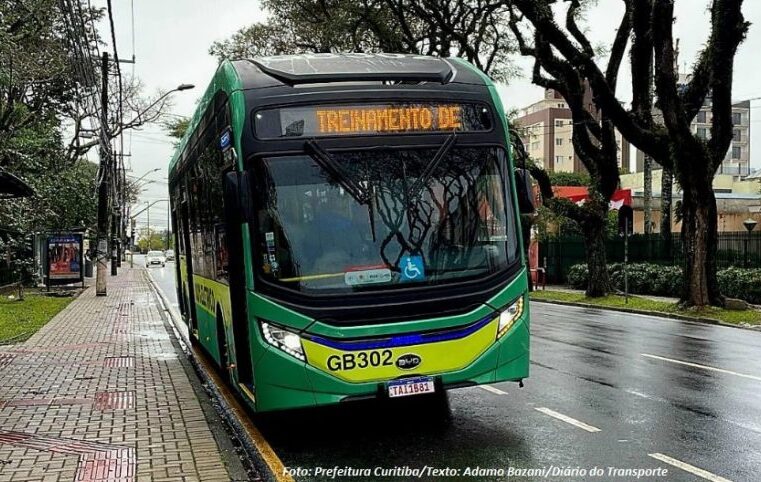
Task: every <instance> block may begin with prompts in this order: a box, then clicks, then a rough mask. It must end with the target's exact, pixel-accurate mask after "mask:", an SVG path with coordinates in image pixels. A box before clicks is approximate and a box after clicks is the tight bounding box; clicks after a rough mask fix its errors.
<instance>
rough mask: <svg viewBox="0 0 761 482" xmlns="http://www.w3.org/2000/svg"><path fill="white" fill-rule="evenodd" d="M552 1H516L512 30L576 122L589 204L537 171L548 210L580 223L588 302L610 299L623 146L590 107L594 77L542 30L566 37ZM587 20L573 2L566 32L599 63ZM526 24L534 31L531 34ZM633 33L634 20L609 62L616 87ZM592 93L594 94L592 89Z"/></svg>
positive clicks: (541, 81) (539, 79) (622, 30)
mask: <svg viewBox="0 0 761 482" xmlns="http://www.w3.org/2000/svg"><path fill="white" fill-rule="evenodd" d="M550 3H554V2H551V1H544V2H533V1H531V2H529V1H518V0H515V1H514V2H513V5H514V6H515V7H517V9H513V10H511V15H510V22H509V25H510V28H511V30H512V32H513V34H514V35H515V37H516V39H517V42H518V46H519V50H520V53H521V54H522V55H525V56H529V57H532V58H533V60H534V66H533V69H532V81H533V82H534V83H535V84H537V85H539V86H541V87H544V88H546V89H553V90H555V91H556V92H558V93H560V95H562V96H563V98H564V99H565V101H566V103H567V104H568V108H569V109H570V110H571V117H572V124H573V127H572V129H573V130H572V142H573V147H574V151H575V153H576V155H577V156H578V157H579V159H580V160H581V162H582V164H583V165H584V167H585V168H586V170H587V172H589V176H590V184H589V199H588V200H587V201H586V202H585V203H584V204H583V205H577V204H575V203H573V202H571V201H570V200H568V199H562V198H556V197H555V195H554V192H553V190H552V185H551V182H550V179H549V176H548V175H547V173H546V172H544V171H543V170H541V169H539V168H538V167H537V166H533V167H532V168H531V174H532V176H533V177H534V178H535V179H536V180H537V182H538V184H539V187H540V190H541V193H542V197H543V198H544V204H545V205H546V206H547V207H548V208H549V209H551V210H552V211H553V212H554V213H555V214H558V215H561V216H563V217H567V218H569V219H571V220H573V221H575V222H576V223H577V224H578V225H579V226H580V228H581V231H582V233H583V237H584V247H585V252H586V258H587V266H588V269H589V273H590V276H589V282H588V285H587V290H586V294H587V296H604V295H605V294H607V293H608V292H609V291H610V288H611V284H610V279H609V276H608V267H607V261H606V254H605V236H606V225H607V219H608V205H609V202H610V198H611V196H612V195H613V193H614V192H615V191H616V189H617V188H618V185H619V169H618V160H617V149H618V147H617V143H616V138H615V132H614V129H613V125H612V124H611V122H610V116H609V113H608V111H607V110H606V109H601V108H598V107H596V106H595V105H594V103H592V102H591V101H590V99H591V98H594V97H596V96H597V91H596V89H595V86H594V85H591V78H590V77H589V74H588V72H587V71H586V70H585V69H584V68H582V66H581V65H579V64H577V63H575V62H573V61H571V60H569V59H567V58H563V57H562V56H560V55H558V53H557V50H556V48H555V47H554V44H553V37H552V35H548V33H547V29H546V28H543V26H541V27H540V24H539V23H538V22H534V19H535V18H541V19H543V20H545V21H546V22H549V23H550V24H551V25H552V26H554V28H555V29H556V30H557V31H558V32H560V35H563V36H564V38H565V34H564V33H563V32H562V31H561V30H560V28H559V27H558V26H557V24H555V21H554V13H553V11H552V8H551V5H550ZM582 14H583V8H582V4H581V2H580V1H578V0H572V1H571V2H570V6H569V8H568V11H567V13H566V18H565V22H566V28H567V29H568V31H569V32H572V33H573V35H574V37H575V38H576V40H577V41H578V42H579V43H580V44H581V45H582V48H583V49H584V52H585V54H586V55H589V56H591V57H592V58H594V57H595V56H596V55H597V54H596V52H595V50H594V49H593V48H592V45H591V43H589V42H588V41H587V40H586V38H585V37H584V36H583V33H582V32H581V29H580V27H579V25H578V21H579V19H580V17H581V16H582ZM524 18H527V19H529V21H531V23H532V25H533V26H534V28H533V30H531V29H527V28H526V25H525V22H524V21H523V20H524ZM630 32H631V24H630V23H629V21H628V17H627V18H625V19H624V21H622V23H621V25H620V26H619V29H618V33H617V35H616V38H615V40H614V42H613V46H612V48H611V50H610V55H609V56H608V64H607V67H606V70H605V74H604V76H605V78H606V79H607V80H608V82H609V84H611V85H613V86H615V84H616V81H617V78H618V72H619V69H620V66H621V62H622V59H623V56H624V52H625V50H626V45H627V40H628V37H629V34H630ZM590 87H591V89H590Z"/></svg>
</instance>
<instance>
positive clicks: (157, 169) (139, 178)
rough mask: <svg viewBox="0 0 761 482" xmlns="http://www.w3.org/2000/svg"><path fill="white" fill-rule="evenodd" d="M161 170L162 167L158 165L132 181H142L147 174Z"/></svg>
mask: <svg viewBox="0 0 761 482" xmlns="http://www.w3.org/2000/svg"><path fill="white" fill-rule="evenodd" d="M160 170H161V168H160V167H157V168H156V169H151V170H149V171H146V173H145V174H143V175H142V176H140V177H138V178H137V179H135V180H134V181H132V182H133V183H135V184H137V183H138V182H140V181H141V180H142V179H143V178H144V177H145V176H147V175H148V174H153V173H154V172H158V171H160ZM127 177H135V176H130V175H129V174H127Z"/></svg>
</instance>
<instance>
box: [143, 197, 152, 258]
mask: <svg viewBox="0 0 761 482" xmlns="http://www.w3.org/2000/svg"><path fill="white" fill-rule="evenodd" d="M145 210H146V214H147V216H148V251H150V250H151V248H152V247H153V246H152V244H153V232H152V231H151V205H150V204H149V205H148V207H147V208H145Z"/></svg>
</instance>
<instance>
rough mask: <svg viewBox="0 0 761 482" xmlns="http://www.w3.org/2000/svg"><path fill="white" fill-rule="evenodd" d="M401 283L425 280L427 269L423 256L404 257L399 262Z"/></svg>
mask: <svg viewBox="0 0 761 482" xmlns="http://www.w3.org/2000/svg"><path fill="white" fill-rule="evenodd" d="M399 271H400V272H401V275H402V277H401V281H423V280H424V279H425V267H424V266H423V257H422V256H409V255H408V256H402V259H401V261H399Z"/></svg>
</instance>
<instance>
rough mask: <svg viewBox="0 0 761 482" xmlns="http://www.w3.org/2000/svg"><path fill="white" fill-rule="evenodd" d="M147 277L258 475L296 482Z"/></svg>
mask: <svg viewBox="0 0 761 482" xmlns="http://www.w3.org/2000/svg"><path fill="white" fill-rule="evenodd" d="M146 277H147V278H148V282H149V283H150V285H151V288H152V289H153V292H154V293H156V296H157V298H158V299H159V301H160V302H161V305H162V306H161V309H162V311H163V312H164V313H165V316H166V317H167V319H168V321H169V323H170V325H171V327H172V330H173V331H174V335H175V337H176V338H177V340H178V342H179V343H180V345H181V347H182V350H183V352H185V356H187V358H188V360H189V361H190V363H191V365H192V366H193V368H194V370H195V372H196V375H197V376H198V378H199V379H200V380H201V383H203V385H204V387H206V389H207V390H208V391H209V396H210V397H211V398H212V399H214V401H215V402H216V403H217V404H218V407H219V415H220V417H221V418H222V419H223V421H224V422H225V423H227V425H228V426H229V427H230V429H231V431H232V433H233V434H234V436H235V437H236V438H237V439H238V442H239V443H240V446H241V448H242V449H243V450H244V452H245V455H246V457H247V458H248V460H249V462H250V463H251V465H252V466H253V467H254V468H255V469H256V470H257V472H258V475H259V476H261V480H265V481H267V482H294V479H293V478H292V477H291V476H289V475H286V473H285V471H284V470H283V465H282V462H280V459H279V458H277V455H276V454H275V453H274V451H273V450H272V448H271V447H270V446H269V444H268V443H267V442H266V440H264V437H263V436H262V435H261V433H259V431H258V429H256V427H254V426H253V424H252V422H251V420H250V419H248V418H247V417H246V414H245V409H244V408H243V407H242V405H241V404H240V403H238V401H237V400H235V399H234V398H233V397H234V394H232V393H230V396H226V394H225V393H223V390H224V391H227V390H226V389H224V388H222V389H220V382H221V379H220V378H219V376H218V375H217V374H216V373H212V369H210V368H207V367H208V365H207V364H206V363H205V362H204V361H203V360H200V359H199V358H200V357H198V356H196V354H195V353H194V352H193V349H192V348H191V345H190V340H187V339H185V338H184V337H183V336H182V334H181V333H180V332H179V331H178V329H177V326H178V324H180V323H182V320H181V319H178V315H177V313H175V312H174V311H173V310H172V309H171V308H170V306H171V305H170V303H169V301H168V300H167V298H166V295H165V294H164V293H163V290H162V289H161V288H160V287H159V286H158V285H157V284H156V282H155V281H154V280H153V278H152V277H151V276H150V274H147V273H146ZM228 393H229V392H228ZM273 458H274V462H273V460H272V459H273Z"/></svg>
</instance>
